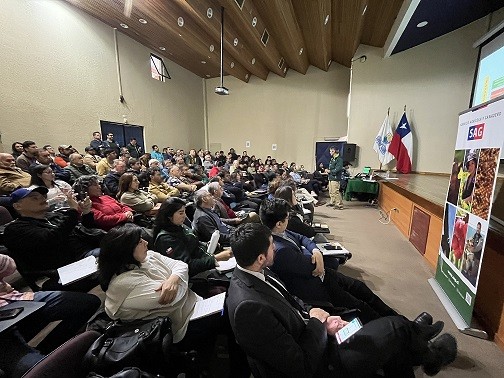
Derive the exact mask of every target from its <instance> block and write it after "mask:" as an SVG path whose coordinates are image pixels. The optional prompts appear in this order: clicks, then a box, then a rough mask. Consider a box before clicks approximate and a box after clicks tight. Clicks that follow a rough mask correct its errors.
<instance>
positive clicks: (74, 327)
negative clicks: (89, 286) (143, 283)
mask: <svg viewBox="0 0 504 378" xmlns="http://www.w3.org/2000/svg"><path fill="white" fill-rule="evenodd" d="M15 270H16V264H15V262H14V260H13V259H12V258H10V257H9V256H6V255H2V254H0V309H3V307H4V306H6V305H7V304H9V303H16V302H18V301H19V302H18V303H19V305H20V307H23V302H24V301H33V302H44V303H45V306H44V307H42V308H41V309H39V310H37V312H36V314H35V315H33V316H29V317H27V318H25V319H23V320H21V321H19V322H18V323H16V325H15V326H14V327H11V328H9V329H8V330H4V331H3V332H2V336H1V337H0V369H1V370H2V371H3V372H4V373H5V374H6V376H7V377H13V378H17V377H21V376H22V375H23V373H25V372H26V371H27V370H28V369H29V368H31V367H32V366H33V365H35V364H36V363H37V362H38V361H40V360H41V359H42V358H43V357H44V354H48V353H50V352H52V351H53V350H54V349H56V348H57V347H59V346H60V345H61V344H63V343H64V342H65V341H67V340H68V339H70V338H71V337H73V336H74V335H76V334H77V333H78V332H79V330H80V329H81V328H82V327H83V326H84V325H85V324H86V322H87V321H88V319H89V318H90V317H91V316H92V315H93V313H94V312H95V311H96V310H97V309H98V307H99V306H100V299H99V298H98V297H96V296H94V295H92V294H85V293H74V292H60V291H37V292H36V293H33V292H26V293H21V292H19V291H17V290H15V289H14V288H12V287H11V286H10V285H9V284H8V283H7V282H4V278H5V277H7V276H9V275H11V274H12V273H14V271H15ZM56 320H60V323H59V324H58V325H57V326H56V328H54V329H53V330H52V331H51V332H50V333H49V334H48V335H47V336H46V337H45V338H44V339H43V340H42V341H41V342H40V343H39V344H38V345H37V349H34V348H32V347H30V346H29V345H28V344H27V342H28V341H30V340H31V339H32V338H33V337H34V336H35V335H37V334H38V333H39V332H40V331H41V330H42V329H43V328H45V327H46V326H47V325H48V324H49V323H51V322H53V321H56Z"/></svg>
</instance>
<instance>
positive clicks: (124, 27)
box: [119, 24, 129, 29]
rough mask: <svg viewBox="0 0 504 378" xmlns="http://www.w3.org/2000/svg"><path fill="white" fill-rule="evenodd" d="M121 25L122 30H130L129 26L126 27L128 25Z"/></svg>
mask: <svg viewBox="0 0 504 378" xmlns="http://www.w3.org/2000/svg"><path fill="white" fill-rule="evenodd" d="M119 25H121V28H123V29H128V28H129V26H128V25H126V24H119Z"/></svg>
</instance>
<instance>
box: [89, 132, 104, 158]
mask: <svg viewBox="0 0 504 378" xmlns="http://www.w3.org/2000/svg"><path fill="white" fill-rule="evenodd" d="M88 147H91V148H93V149H94V150H95V151H96V152H97V153H101V151H102V150H104V149H105V148H106V146H105V144H104V143H103V141H102V136H101V133H100V132H99V131H95V132H94V133H93V139H92V140H91V142H89V146H88ZM86 151H87V150H86Z"/></svg>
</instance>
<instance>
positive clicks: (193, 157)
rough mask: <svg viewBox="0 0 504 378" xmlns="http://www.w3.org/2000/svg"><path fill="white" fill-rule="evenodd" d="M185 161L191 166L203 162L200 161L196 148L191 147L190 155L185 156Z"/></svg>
mask: <svg viewBox="0 0 504 378" xmlns="http://www.w3.org/2000/svg"><path fill="white" fill-rule="evenodd" d="M185 163H186V164H187V165H189V166H194V165H201V162H198V155H197V154H196V150H195V149H194V148H191V150H190V151H189V155H187V156H186V157H185Z"/></svg>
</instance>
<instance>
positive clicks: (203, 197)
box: [192, 189, 233, 247]
mask: <svg viewBox="0 0 504 378" xmlns="http://www.w3.org/2000/svg"><path fill="white" fill-rule="evenodd" d="M194 202H195V203H196V211H195V212H194V217H193V221H192V228H193V230H194V231H196V233H197V235H198V237H199V239H200V240H201V241H204V242H207V241H210V238H211V237H212V234H213V232H214V231H215V230H218V231H219V232H220V235H219V243H220V244H221V245H222V246H223V247H228V246H229V235H230V232H231V230H232V228H233V227H231V226H228V225H227V224H224V223H223V222H222V220H221V219H220V218H219V216H218V215H217V214H216V213H214V212H213V211H212V209H213V207H214V205H215V199H214V198H213V196H212V195H211V194H210V193H208V191H206V190H204V189H200V190H198V191H197V192H196V193H195V194H194Z"/></svg>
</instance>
